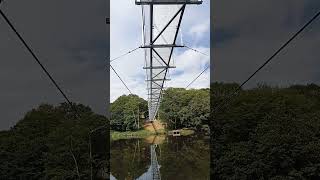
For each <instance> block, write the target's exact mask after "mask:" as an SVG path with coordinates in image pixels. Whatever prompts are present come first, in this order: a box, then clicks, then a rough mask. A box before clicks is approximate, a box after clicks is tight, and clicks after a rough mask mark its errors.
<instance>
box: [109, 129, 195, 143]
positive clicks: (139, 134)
mask: <svg viewBox="0 0 320 180" xmlns="http://www.w3.org/2000/svg"><path fill="white" fill-rule="evenodd" d="M110 133H111V140H112V141H116V140H120V139H135V138H136V139H141V138H147V137H149V136H152V135H156V133H155V132H152V131H148V130H145V129H141V130H137V131H125V132H119V131H111V132H110ZM194 133H195V131H194V130H191V129H181V130H180V134H181V136H189V135H192V134H194ZM159 134H162V135H163V134H167V132H166V130H164V129H161V130H158V135H159Z"/></svg>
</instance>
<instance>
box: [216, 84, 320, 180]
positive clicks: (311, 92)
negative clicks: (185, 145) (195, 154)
mask: <svg viewBox="0 0 320 180" xmlns="http://www.w3.org/2000/svg"><path fill="white" fill-rule="evenodd" d="M238 87H239V85H238V84H222V83H214V84H212V85H211V110H212V113H211V123H210V128H211V161H212V169H211V173H212V176H213V177H214V179H274V180H275V179H319V178H320V153H319V152H320V87H319V86H317V85H315V84H310V85H305V86H303V85H294V86H290V87H287V88H279V87H269V86H266V85H259V86H258V87H257V88H253V89H247V90H244V89H242V90H241V91H240V92H239V93H238V94H237V95H236V96H234V97H233V98H232V99H231V100H230V99H229V100H228V102H226V100H227V99H226V97H227V96H228V94H230V93H231V92H233V91H234V90H235V89H236V88H238ZM222 102H224V103H223V104H224V105H223V106H222V105H221V104H222ZM218 106H219V107H221V108H219V110H217V111H215V109H216V108H217V107H218Z"/></svg>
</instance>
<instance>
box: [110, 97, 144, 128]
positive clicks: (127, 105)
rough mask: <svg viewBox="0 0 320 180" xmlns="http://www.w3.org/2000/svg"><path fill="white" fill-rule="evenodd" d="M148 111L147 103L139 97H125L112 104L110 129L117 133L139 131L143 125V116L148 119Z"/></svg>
mask: <svg viewBox="0 0 320 180" xmlns="http://www.w3.org/2000/svg"><path fill="white" fill-rule="evenodd" d="M147 110H148V105H147V101H145V100H144V99H142V98H140V97H139V96H137V95H128V96H126V95H123V96H120V97H119V98H118V99H117V100H115V101H114V102H113V103H111V120H110V127H111V129H112V130H115V131H128V130H136V129H138V122H137V121H138V119H139V121H140V122H139V123H140V124H142V118H140V117H141V115H143V116H144V117H146V115H147V113H148V112H147Z"/></svg>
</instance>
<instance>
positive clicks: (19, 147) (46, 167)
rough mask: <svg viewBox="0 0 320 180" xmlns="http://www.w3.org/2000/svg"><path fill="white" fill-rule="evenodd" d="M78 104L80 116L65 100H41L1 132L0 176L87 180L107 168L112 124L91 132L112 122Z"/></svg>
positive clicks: (0, 177) (9, 177) (3, 177)
mask: <svg viewBox="0 0 320 180" xmlns="http://www.w3.org/2000/svg"><path fill="white" fill-rule="evenodd" d="M75 107H76V108H77V110H78V113H79V114H80V118H79V117H77V116H75V113H74V111H73V110H72V109H71V108H70V106H69V105H68V104H66V103H62V104H60V105H59V106H52V105H48V104H42V105H40V106H39V107H37V108H35V109H32V110H31V111H29V112H28V113H26V115H25V116H24V117H23V118H22V119H21V120H20V121H19V122H18V123H17V124H16V125H15V126H14V127H12V128H11V129H10V130H7V131H0V159H1V163H0V179H8V180H10V179H79V178H81V179H83V178H85V179H89V178H90V176H91V174H92V175H93V177H97V176H98V174H99V173H100V174H101V171H103V170H104V169H105V171H108V170H107V168H108V167H109V164H108V154H107V152H108V150H109V143H108V142H109V141H108V140H109V130H108V127H107V128H105V129H104V130H100V131H96V132H94V133H91V134H90V135H89V132H90V131H91V130H93V129H94V128H97V127H100V126H103V125H108V123H109V122H108V121H107V119H106V118H105V117H104V116H101V115H97V114H95V113H93V112H92V110H91V109H90V108H89V107H87V106H84V105H81V104H79V105H75ZM89 138H90V140H89ZM90 144H91V156H90ZM91 169H92V171H91Z"/></svg>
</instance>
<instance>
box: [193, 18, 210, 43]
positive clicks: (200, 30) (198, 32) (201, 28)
mask: <svg viewBox="0 0 320 180" xmlns="http://www.w3.org/2000/svg"><path fill="white" fill-rule="evenodd" d="M208 31H210V19H206V20H205V21H203V22H201V23H199V24H196V25H195V26H193V27H191V28H190V30H189V32H188V33H189V34H191V35H192V36H195V37H196V38H197V39H200V38H202V37H203V36H204V35H205V33H206V32H208Z"/></svg>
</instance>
